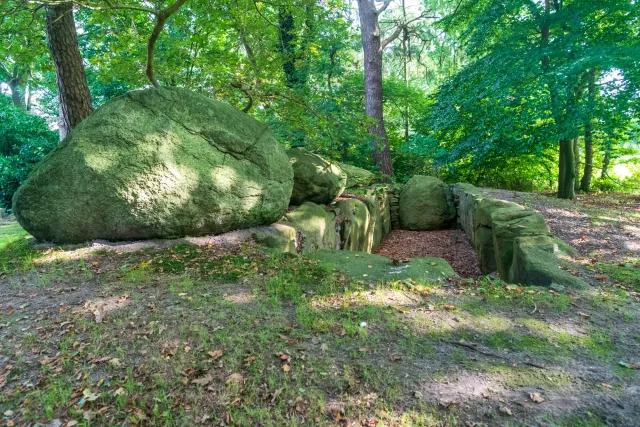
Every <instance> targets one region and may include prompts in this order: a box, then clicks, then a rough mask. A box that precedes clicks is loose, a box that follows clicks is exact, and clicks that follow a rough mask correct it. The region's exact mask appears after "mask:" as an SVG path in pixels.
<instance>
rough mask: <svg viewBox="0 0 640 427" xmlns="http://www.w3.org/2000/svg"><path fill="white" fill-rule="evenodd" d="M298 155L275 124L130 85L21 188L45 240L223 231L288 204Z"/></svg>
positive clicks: (19, 200)
mask: <svg viewBox="0 0 640 427" xmlns="http://www.w3.org/2000/svg"><path fill="white" fill-rule="evenodd" d="M292 186H293V170H292V167H291V164H290V162H289V159H288V157H287V155H286V153H285V151H284V150H283V148H282V147H281V146H280V145H279V144H278V142H277V141H276V139H275V138H274V136H273V135H272V134H271V132H270V131H269V130H268V128H267V127H266V126H265V125H263V124H261V123H259V122H258V121H256V120H255V119H253V118H251V117H249V116H248V115H246V114H244V113H242V112H240V111H238V110H236V109H235V108H233V107H231V106H229V105H227V104H224V103H222V102H218V101H215V100H212V99H210V98H207V97H205V96H202V95H198V94H195V93H193V92H190V91H188V90H185V89H178V88H162V89H147V90H141V91H134V92H130V93H128V94H126V95H123V96H120V97H118V98H115V99H113V100H111V101H109V102H107V103H106V104H104V105H103V106H102V107H100V108H99V109H98V110H96V111H95V112H94V113H93V114H92V115H90V116H89V117H88V118H87V119H85V120H84V121H83V122H82V123H81V124H80V125H78V126H77V127H76V128H75V129H74V130H73V131H72V132H71V133H70V134H69V135H68V136H67V138H66V139H65V140H64V141H63V142H62V143H61V144H60V146H59V147H57V148H56V149H55V150H53V151H52V152H51V153H50V154H49V155H48V156H47V157H45V159H44V160H43V161H42V162H41V163H39V164H38V165H37V166H36V168H35V169H34V170H33V172H32V173H31V174H30V175H29V177H28V178H27V180H26V181H25V182H24V183H23V184H22V186H21V187H20V188H19V189H18V191H17V192H16V194H15V196H14V199H13V209H14V212H15V215H16V218H17V219H18V221H19V222H20V224H21V225H22V226H23V227H24V228H25V229H26V230H27V231H29V233H31V234H32V235H34V236H35V237H36V238H38V239H40V240H46V241H52V242H56V243H76V242H83V241H87V240H91V239H107V240H135V239H149V238H170V237H179V236H186V235H191V236H195V235H203V234H217V233H223V232H226V231H229V230H234V229H240V228H247V227H251V226H255V225H261V224H269V223H273V222H275V221H277V220H278V219H279V218H280V217H282V215H283V214H284V213H285V212H286V209H287V206H288V204H289V197H290V194H291V189H292Z"/></svg>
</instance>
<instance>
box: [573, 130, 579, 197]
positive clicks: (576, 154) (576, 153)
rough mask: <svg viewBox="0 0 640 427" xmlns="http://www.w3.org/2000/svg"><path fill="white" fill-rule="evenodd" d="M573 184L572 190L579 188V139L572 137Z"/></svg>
mask: <svg viewBox="0 0 640 427" xmlns="http://www.w3.org/2000/svg"><path fill="white" fill-rule="evenodd" d="M573 159H574V161H573V177H574V180H573V186H574V191H575V192H578V190H580V140H579V139H578V138H574V139H573Z"/></svg>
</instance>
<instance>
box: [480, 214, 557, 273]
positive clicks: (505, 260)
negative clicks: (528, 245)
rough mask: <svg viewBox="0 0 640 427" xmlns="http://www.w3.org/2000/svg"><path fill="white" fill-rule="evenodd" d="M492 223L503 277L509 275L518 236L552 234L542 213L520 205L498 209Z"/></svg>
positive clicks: (499, 268)
mask: <svg viewBox="0 0 640 427" xmlns="http://www.w3.org/2000/svg"><path fill="white" fill-rule="evenodd" d="M491 224H492V228H493V247H494V251H495V259H496V264H497V269H498V274H499V275H500V277H502V278H507V277H508V276H509V270H510V269H511V263H512V262H513V241H514V240H515V238H516V237H522V236H535V235H548V234H550V232H549V227H547V224H546V223H545V221H544V217H543V216H542V215H540V214H539V213H537V212H536V211H534V210H531V209H523V208H522V207H520V206H518V207H517V208H514V207H508V208H502V209H497V210H496V211H494V212H493V213H492V214H491Z"/></svg>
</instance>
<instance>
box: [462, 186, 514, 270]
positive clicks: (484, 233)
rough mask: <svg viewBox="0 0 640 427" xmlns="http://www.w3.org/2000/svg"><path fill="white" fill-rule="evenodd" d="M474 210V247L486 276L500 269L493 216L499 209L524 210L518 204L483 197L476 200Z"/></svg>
mask: <svg viewBox="0 0 640 427" xmlns="http://www.w3.org/2000/svg"><path fill="white" fill-rule="evenodd" d="M473 209H474V212H473V228H474V232H473V246H474V248H475V250H476V252H477V253H478V262H479V264H480V270H481V271H482V272H483V273H484V274H489V273H492V272H494V271H496V270H497V269H498V261H497V259H496V250H495V246H494V244H493V223H492V219H491V215H492V214H493V213H494V212H496V211H497V210H499V209H513V210H521V209H524V208H523V207H522V206H520V205H517V204H516V203H511V202H507V201H504V200H498V199H492V198H490V197H483V196H481V197H476V198H475V199H474V207H473Z"/></svg>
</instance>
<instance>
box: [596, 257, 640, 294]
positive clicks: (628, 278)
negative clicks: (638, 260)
mask: <svg viewBox="0 0 640 427" xmlns="http://www.w3.org/2000/svg"><path fill="white" fill-rule="evenodd" d="M594 267H595V270H596V271H597V272H599V273H600V274H604V275H605V276H607V277H609V278H611V279H612V280H614V281H616V282H618V283H620V284H622V285H624V286H629V287H631V288H632V289H634V290H635V291H640V264H636V265H633V264H631V263H627V264H625V265H620V264H604V263H597V264H595V266H594Z"/></svg>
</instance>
